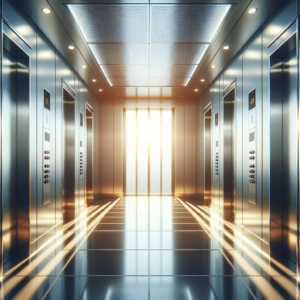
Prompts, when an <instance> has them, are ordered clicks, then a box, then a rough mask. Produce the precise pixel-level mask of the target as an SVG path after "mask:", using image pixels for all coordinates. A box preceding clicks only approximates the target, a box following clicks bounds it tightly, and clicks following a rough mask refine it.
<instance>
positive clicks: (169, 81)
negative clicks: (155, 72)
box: [150, 77, 190, 86]
mask: <svg viewBox="0 0 300 300" xmlns="http://www.w3.org/2000/svg"><path fill="white" fill-rule="evenodd" d="M189 80H190V78H174V77H150V86H186V85H187V83H188V82H189Z"/></svg>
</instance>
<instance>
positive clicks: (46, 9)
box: [42, 7, 51, 14]
mask: <svg viewBox="0 0 300 300" xmlns="http://www.w3.org/2000/svg"><path fill="white" fill-rule="evenodd" d="M42 12H43V13H44V14H50V13H51V10H50V9H49V8H46V7H44V8H42Z"/></svg>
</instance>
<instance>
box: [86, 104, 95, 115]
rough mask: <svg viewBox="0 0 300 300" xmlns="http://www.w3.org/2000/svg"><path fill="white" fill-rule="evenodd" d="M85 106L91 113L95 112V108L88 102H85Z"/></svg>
mask: <svg viewBox="0 0 300 300" xmlns="http://www.w3.org/2000/svg"><path fill="white" fill-rule="evenodd" d="M85 108H86V109H87V110H89V111H90V112H91V113H94V109H93V107H92V106H91V104H89V103H88V102H85Z"/></svg>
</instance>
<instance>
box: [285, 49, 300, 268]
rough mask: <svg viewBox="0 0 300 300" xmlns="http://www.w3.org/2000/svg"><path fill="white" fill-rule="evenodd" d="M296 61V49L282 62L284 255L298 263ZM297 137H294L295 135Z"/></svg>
mask: <svg viewBox="0 0 300 300" xmlns="http://www.w3.org/2000/svg"><path fill="white" fill-rule="evenodd" d="M296 62H297V58H296V49H294V50H293V51H292V52H290V53H289V54H288V55H287V56H286V57H284V58H283V72H282V75H283V76H282V87H283V91H282V92H283V93H282V94H283V97H282V146H283V147H282V173H283V176H282V222H283V224H282V229H283V231H282V235H283V254H284V256H285V257H287V258H288V259H290V260H291V261H293V262H294V263H296V240H297V238H296V232H297V217H296V211H297V204H296V199H297V190H296V187H297V176H295V175H296V173H297V169H296V164H295V158H296V155H297V152H296V149H297V148H296V145H297V144H296V141H297V136H296V131H294V130H293V127H295V123H294V122H295V119H294V118H293V117H291V116H293V115H295V111H296V109H297V107H296V105H295V104H296V102H295V100H296V99H297V94H296V92H297V87H296V82H297V77H296V74H297V64H296ZM293 133H294V134H293Z"/></svg>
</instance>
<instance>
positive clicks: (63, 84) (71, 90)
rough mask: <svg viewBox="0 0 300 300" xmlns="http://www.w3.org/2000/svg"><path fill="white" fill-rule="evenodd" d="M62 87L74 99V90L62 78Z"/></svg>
mask: <svg viewBox="0 0 300 300" xmlns="http://www.w3.org/2000/svg"><path fill="white" fill-rule="evenodd" d="M61 82H62V87H63V88H64V89H65V90H66V91H67V92H68V93H69V94H70V95H71V96H72V97H73V98H74V99H75V95H76V92H75V91H74V90H73V89H72V88H71V87H70V86H69V85H68V84H67V83H66V81H65V80H64V79H63V78H62V79H61Z"/></svg>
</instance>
